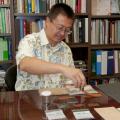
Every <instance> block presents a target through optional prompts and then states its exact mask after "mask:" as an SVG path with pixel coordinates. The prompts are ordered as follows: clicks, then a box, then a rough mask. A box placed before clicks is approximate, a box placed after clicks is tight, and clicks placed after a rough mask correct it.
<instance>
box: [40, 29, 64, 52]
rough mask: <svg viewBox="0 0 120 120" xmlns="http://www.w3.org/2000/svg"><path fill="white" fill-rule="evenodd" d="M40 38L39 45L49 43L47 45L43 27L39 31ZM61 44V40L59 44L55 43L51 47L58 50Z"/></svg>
mask: <svg viewBox="0 0 120 120" xmlns="http://www.w3.org/2000/svg"><path fill="white" fill-rule="evenodd" d="M40 40H41V46H43V45H49V46H50V44H49V41H48V39H47V36H46V33H45V29H44V28H43V29H42V30H41V31H40ZM62 46H63V41H61V42H60V43H59V44H57V45H56V46H55V47H53V48H54V49H55V50H58V49H60V48H61V47H62Z"/></svg>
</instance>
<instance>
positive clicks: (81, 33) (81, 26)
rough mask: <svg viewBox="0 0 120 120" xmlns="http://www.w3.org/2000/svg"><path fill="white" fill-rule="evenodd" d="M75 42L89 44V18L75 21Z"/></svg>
mask: <svg viewBox="0 0 120 120" xmlns="http://www.w3.org/2000/svg"><path fill="white" fill-rule="evenodd" d="M73 42H74V43H87V42H88V18H81V19H75V22H74V25H73Z"/></svg>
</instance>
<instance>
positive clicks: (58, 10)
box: [47, 3, 74, 21]
mask: <svg viewBox="0 0 120 120" xmlns="http://www.w3.org/2000/svg"><path fill="white" fill-rule="evenodd" d="M59 14H62V15H64V16H67V17H68V18H70V19H74V12H73V9H72V8H71V7H70V6H69V5H67V4H65V3H57V4H55V5H53V6H52V8H51V9H50V11H49V13H48V15H47V17H49V19H50V20H51V21H52V20H53V19H55V18H56V17H57V16H58V15H59Z"/></svg>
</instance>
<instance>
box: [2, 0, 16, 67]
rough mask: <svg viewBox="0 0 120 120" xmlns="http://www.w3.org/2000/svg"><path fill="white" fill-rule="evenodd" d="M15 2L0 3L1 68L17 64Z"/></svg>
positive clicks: (5, 0) (5, 1) (3, 0)
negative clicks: (5, 65)
mask: <svg viewBox="0 0 120 120" xmlns="http://www.w3.org/2000/svg"><path fill="white" fill-rule="evenodd" d="M11 26H14V15H13V1H10V0H1V1H0V66H1V65H2V64H13V63H14V62H15V49H14V48H15V41H14V40H15V39H14V27H12V28H11Z"/></svg>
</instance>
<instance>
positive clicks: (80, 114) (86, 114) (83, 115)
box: [73, 110, 94, 120]
mask: <svg viewBox="0 0 120 120" xmlns="http://www.w3.org/2000/svg"><path fill="white" fill-rule="evenodd" d="M73 114H74V116H75V118H76V119H77V120H78V119H90V118H92V119H93V118H94V117H93V115H92V114H91V112H90V111H89V110H73Z"/></svg>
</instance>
